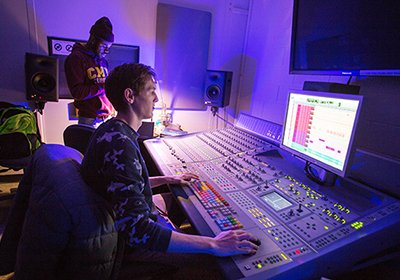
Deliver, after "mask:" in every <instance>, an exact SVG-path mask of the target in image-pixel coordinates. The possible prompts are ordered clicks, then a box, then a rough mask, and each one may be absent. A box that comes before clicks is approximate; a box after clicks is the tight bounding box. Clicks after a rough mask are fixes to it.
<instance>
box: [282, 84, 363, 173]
mask: <svg viewBox="0 0 400 280" xmlns="http://www.w3.org/2000/svg"><path fill="white" fill-rule="evenodd" d="M291 94H299V95H308V96H315V97H331V98H339V99H346V100H356V101H359V103H358V107H357V110H356V115H355V118H354V124H353V129H352V132H351V136H350V140H349V144H348V148H347V151H346V156H345V161H344V165H343V170H340V169H338V168H335V167H333V166H331V165H329V164H327V163H325V162H322V161H319V160H318V159H315V158H313V157H311V156H308V155H306V154H303V153H301V152H299V151H297V150H294V149H292V148H291V147H289V146H286V145H285V144H284V140H285V133H286V126H287V120H288V112H289V103H290V97H291ZM362 101H363V96H362V95H354V94H344V93H332V92H322V91H307V90H290V91H289V92H288V96H287V100H286V107H285V117H284V122H283V126H282V138H281V142H280V148H281V149H283V150H286V151H288V152H290V153H291V154H293V155H295V156H297V157H298V158H301V159H303V160H306V161H308V162H310V163H312V164H314V165H317V166H319V167H321V168H323V169H325V170H326V171H329V172H332V173H334V174H336V175H338V176H340V177H345V175H346V172H347V169H348V163H349V160H350V156H351V154H352V151H353V150H354V147H353V144H354V138H355V133H356V130H357V127H358V121H359V116H360V112H361V105H362Z"/></svg>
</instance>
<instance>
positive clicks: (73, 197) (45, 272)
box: [0, 144, 118, 279]
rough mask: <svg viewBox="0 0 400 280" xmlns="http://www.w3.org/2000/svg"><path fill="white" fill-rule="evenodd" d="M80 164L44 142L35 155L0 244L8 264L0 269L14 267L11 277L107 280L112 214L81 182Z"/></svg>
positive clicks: (72, 154)
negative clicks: (13, 274)
mask: <svg viewBox="0 0 400 280" xmlns="http://www.w3.org/2000/svg"><path fill="white" fill-rule="evenodd" d="M81 160H82V155H81V154H79V153H78V152H77V151H76V150H74V149H71V148H69V147H66V146H63V145H57V144H43V145H42V147H41V148H39V149H38V150H37V151H36V152H35V154H34V156H33V160H32V162H31V164H30V165H29V166H28V169H27V171H26V173H25V174H24V176H23V178H22V180H21V182H20V185H19V187H18V191H17V194H16V199H15V204H14V206H13V208H12V210H11V212H10V216H9V220H8V223H7V226H6V229H5V231H4V235H3V238H2V240H1V243H0V260H4V259H5V260H7V261H8V263H7V264H2V265H0V267H2V266H4V265H8V267H5V268H3V267H2V268H1V269H0V270H2V271H6V272H7V270H9V269H10V268H9V267H11V269H12V268H13V267H14V268H15V275H16V279H109V278H110V277H111V275H112V273H114V272H113V269H114V261H115V257H116V254H117V246H118V244H117V243H118V233H117V232H116V230H115V227H114V213H113V211H112V209H111V207H110V205H109V204H108V203H107V202H106V200H105V199H103V198H102V197H101V196H99V195H98V194H97V193H96V192H95V191H94V190H93V189H92V188H91V187H89V186H88V185H87V184H86V183H85V182H84V181H83V179H82V177H81V175H80V172H79V170H80V163H81ZM17 248H18V249H17ZM10 259H11V260H10ZM13 263H14V264H15V266H14V265H13Z"/></svg>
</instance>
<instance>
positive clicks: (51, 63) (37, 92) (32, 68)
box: [25, 53, 58, 102]
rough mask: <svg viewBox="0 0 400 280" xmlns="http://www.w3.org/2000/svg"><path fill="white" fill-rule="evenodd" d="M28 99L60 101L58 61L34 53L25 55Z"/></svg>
mask: <svg viewBox="0 0 400 280" xmlns="http://www.w3.org/2000/svg"><path fill="white" fill-rule="evenodd" d="M25 80H26V99H27V100H34V101H39V102H46V101H55V102H56V101H58V59H57V58H55V57H51V56H44V55H38V54H33V53H26V54H25Z"/></svg>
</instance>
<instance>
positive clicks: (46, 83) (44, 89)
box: [32, 73, 56, 93]
mask: <svg viewBox="0 0 400 280" xmlns="http://www.w3.org/2000/svg"><path fill="white" fill-rule="evenodd" d="M32 86H33V88H34V89H35V90H37V91H38V92H40V93H48V92H51V91H52V90H54V88H55V86H56V80H55V79H54V77H53V76H51V75H49V74H47V73H37V74H35V75H33V76H32Z"/></svg>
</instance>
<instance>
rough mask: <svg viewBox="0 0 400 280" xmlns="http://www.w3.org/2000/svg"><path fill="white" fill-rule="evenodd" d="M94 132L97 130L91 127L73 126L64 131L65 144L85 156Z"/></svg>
mask: <svg viewBox="0 0 400 280" xmlns="http://www.w3.org/2000/svg"><path fill="white" fill-rule="evenodd" d="M94 131H95V128H94V127H91V126H87V125H82V124H72V125H70V126H68V127H67V128H66V129H65V130H64V133H63V137H64V144H65V146H68V147H71V148H74V149H75V150H78V151H79V152H81V154H84V153H85V150H86V147H87V146H88V144H89V140H90V137H91V136H92V134H93V132H94Z"/></svg>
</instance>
